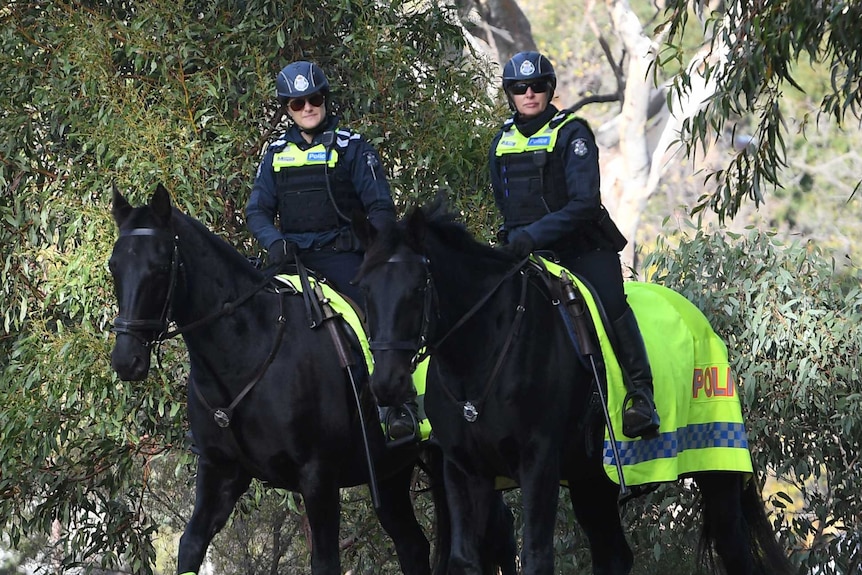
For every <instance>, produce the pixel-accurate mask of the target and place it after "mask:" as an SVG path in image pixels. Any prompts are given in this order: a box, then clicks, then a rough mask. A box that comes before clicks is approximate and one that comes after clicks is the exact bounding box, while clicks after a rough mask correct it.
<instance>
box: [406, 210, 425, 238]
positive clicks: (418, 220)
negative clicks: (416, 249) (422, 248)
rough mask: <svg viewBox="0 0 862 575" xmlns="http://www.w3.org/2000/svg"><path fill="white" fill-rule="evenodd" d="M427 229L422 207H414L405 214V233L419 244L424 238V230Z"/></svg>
mask: <svg viewBox="0 0 862 575" xmlns="http://www.w3.org/2000/svg"><path fill="white" fill-rule="evenodd" d="M427 229H428V219H427V217H426V215H425V210H424V209H423V208H422V207H419V206H417V207H414V208H413V209H412V210H410V215H408V216H407V235H408V236H410V237H411V238H413V239H414V240H416V243H417V244H419V245H421V244H422V242H423V241H424V240H425V232H426V230H427Z"/></svg>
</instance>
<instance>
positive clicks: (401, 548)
mask: <svg viewBox="0 0 862 575" xmlns="http://www.w3.org/2000/svg"><path fill="white" fill-rule="evenodd" d="M412 478H413V468H412V466H407V467H405V468H404V469H402V470H401V471H399V472H398V473H397V474H395V475H393V476H391V477H387V478H386V479H381V480H380V482H379V485H380V508H379V509H377V517H378V518H379V519H380V524H381V525H382V526H383V529H384V530H385V531H386V533H388V534H389V537H391V538H392V542H393V543H394V545H395V552H396V553H397V554H398V562H399V563H400V565H401V571H402V573H404V575H430V573H431V567H430V564H429V556H430V554H431V545H430V544H429V543H428V539H427V538H426V537H425V533H423V531H422V528H421V527H420V526H419V523H418V522H417V521H416V515H415V514H414V511H413V502H412V501H411V499H410V483H411V481H412Z"/></svg>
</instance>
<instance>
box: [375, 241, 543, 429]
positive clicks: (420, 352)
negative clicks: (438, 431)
mask: <svg viewBox="0 0 862 575" xmlns="http://www.w3.org/2000/svg"><path fill="white" fill-rule="evenodd" d="M529 260H530V258H529V256H528V257H525V258H524V259H522V260H520V261H519V262H518V263H517V264H516V265H515V266H514V267H512V268H510V269H509V270H508V271H507V272H506V273H505V274H503V275H502V276H501V277H500V278H499V279H498V280H497V282H496V283H495V284H494V285H493V287H491V289H489V290H488V291H487V292H486V293H485V294H484V295H483V296H482V297H481V298H480V299H479V300H478V301H477V302H476V303H475V304H474V305H473V306H472V307H471V308H470V309H469V310H468V311H467V312H466V313H465V314H464V315H462V316H461V318H460V319H458V321H456V322H455V323H454V324H453V325H452V327H450V328H449V330H448V331H447V332H446V333H445V334H443V336H442V337H440V338H439V339H438V340H437V341H436V342H434V343H433V344H430V345H428V344H427V343H428V331H429V329H430V316H431V306H432V302H433V301H434V300H436V290H435V289H434V282H433V278H432V276H431V268H430V261H429V260H428V258H427V257H425V256H424V255H421V254H415V255H412V256H406V255H402V254H396V255H394V256H392V257H391V258H389V259H388V260H387V261H386V262H385V264H396V263H421V264H422V265H423V266H424V267H425V277H426V279H425V285H424V286H423V288H422V291H423V292H424V296H423V299H424V303H423V306H422V308H423V309H422V324H421V327H420V330H419V335H418V336H417V337H416V338H415V339H414V340H398V341H382V342H378V341H372V342H371V343H370V347H371V350H372V351H375V350H415V354H414V355H413V358H412V359H411V361H410V368H411V371H414V370H415V369H416V366H417V365H418V364H419V363H421V362H422V361H423V360H424V359H425V358H427V357H428V356H430V355H433V354H434V350H435V349H439V347H440V345H442V344H443V342H444V341H446V340H447V339H448V338H449V336H451V335H452V334H453V333H455V332H456V331H457V330H458V329H460V328H461V327H462V326H463V325H464V324H465V323H467V321H469V320H470V319H471V318H472V317H473V316H475V315H476V313H478V312H479V310H480V309H482V308H483V307H484V306H485V304H487V303H488V301H489V300H490V299H491V298H492V297H493V296H494V294H495V293H497V291H498V290H499V289H500V287H501V286H502V285H503V284H504V283H506V282H507V281H508V280H509V279H511V278H513V277H514V276H515V275H516V274H518V273H520V274H521V286H520V296H519V301H518V304H517V306H516V307H515V318H514V319H513V320H512V325H511V326H510V328H509V331H508V334H507V335H506V340H505V342H504V343H503V347H502V349H501V350H500V353H499V355H498V356H497V361H496V362H495V364H494V369H493V370H491V373H490V374H489V375H488V379H487V380H486V382H485V386H484V388H483V390H482V393H481V395H480V396H479V398H477V399H473V400H469V399H468V400H464V401H461V400H459V399H458V398H457V397H456V395H455V393H454V392H453V391H452V390H451V388H450V387H449V386H448V385H446V383H445V382H443V381H440V382H439V384H440V388H441V389H442V390H443V392H444V393H445V394H446V396H447V397H448V398H449V399H450V400H451V401H452V402H453V403H455V404H456V405H458V406H459V407H461V410H462V415H463V416H464V419H466V420H467V421H469V422H471V423H472V422H474V421H476V419H477V418H478V417H479V407H478V406H480V405H482V404H483V403H484V402H485V401H486V400H487V398H488V395H489V394H490V393H491V389H492V388H493V386H494V382H495V381H496V379H497V376H498V375H499V373H500V370H501V369H502V367H503V362H504V361H505V360H506V358H507V357H508V352H509V349H510V348H511V346H512V342H513V341H514V340H515V337H516V336H517V335H518V333H519V332H520V326H521V322H522V320H523V317H524V312H525V311H526V307H525V303H526V299H527V281H528V276H527V272H526V270H525V269H524V266H525V264H526V263H527V262H528V261H529Z"/></svg>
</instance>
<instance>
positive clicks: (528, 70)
mask: <svg viewBox="0 0 862 575" xmlns="http://www.w3.org/2000/svg"><path fill="white" fill-rule="evenodd" d="M519 71H520V72H521V75H522V76H529V75H531V74H532V73H533V72H535V71H536V67H535V66H533V63H532V62H530V61H529V60H524V61H523V62H521V68H520V69H519Z"/></svg>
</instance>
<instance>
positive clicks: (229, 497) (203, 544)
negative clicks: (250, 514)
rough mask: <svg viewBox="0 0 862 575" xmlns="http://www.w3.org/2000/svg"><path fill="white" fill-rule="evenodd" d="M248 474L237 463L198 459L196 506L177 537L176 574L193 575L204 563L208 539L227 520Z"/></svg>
mask: <svg viewBox="0 0 862 575" xmlns="http://www.w3.org/2000/svg"><path fill="white" fill-rule="evenodd" d="M250 483H251V477H250V476H249V475H248V474H247V473H245V472H244V471H242V470H241V469H240V468H239V467H238V466H236V465H224V464H222V465H214V464H212V463H210V462H209V461H207V460H206V459H205V458H203V457H199V458H198V469H197V479H196V480H195V508H194V511H193V513H192V517H191V519H190V520H189V522H188V524H186V528H185V531H184V532H183V535H182V537H180V546H179V551H178V554H177V573H181V574H195V573H197V572H198V569H200V566H201V563H203V560H204V556H205V555H206V552H207V547H209V544H210V542H211V541H212V539H213V537H215V535H216V533H218V532H219V531H221V529H222V528H223V527H224V526H225V523H227V520H228V518H229V517H230V514H231V512H232V511H233V508H234V505H236V502H237V500H238V499H239V498H240V497H241V496H242V494H243V493H245V491H246V489H248V486H249V484H250Z"/></svg>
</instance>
